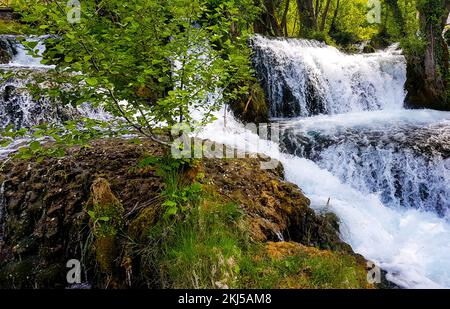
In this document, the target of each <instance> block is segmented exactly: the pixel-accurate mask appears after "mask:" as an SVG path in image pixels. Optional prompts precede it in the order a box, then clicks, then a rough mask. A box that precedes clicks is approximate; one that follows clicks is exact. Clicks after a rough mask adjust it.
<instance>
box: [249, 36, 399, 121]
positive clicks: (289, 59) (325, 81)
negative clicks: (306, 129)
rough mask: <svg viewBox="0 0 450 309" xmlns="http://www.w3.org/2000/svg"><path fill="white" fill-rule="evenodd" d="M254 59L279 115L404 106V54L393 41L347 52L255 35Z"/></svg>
mask: <svg viewBox="0 0 450 309" xmlns="http://www.w3.org/2000/svg"><path fill="white" fill-rule="evenodd" d="M252 46H253V50H254V55H255V56H254V63H255V67H256V70H257V73H258V77H259V78H260V79H261V81H262V83H263V85H264V87H265V90H266V93H267V94H268V98H269V101H270V105H271V109H270V111H271V115H272V116H274V117H292V116H311V115H317V114H340V113H347V112H358V111H365V110H378V109H384V110H386V109H400V108H401V107H402V105H403V99H404V96H405V93H404V90H403V84H404V83H405V80H406V67H405V58H404V57H403V56H402V55H401V52H399V51H398V50H397V49H396V46H393V47H391V48H389V49H387V50H385V51H379V52H377V53H373V54H357V55H347V54H344V53H342V52H340V51H339V50H338V49H336V48H334V47H331V46H327V45H324V44H321V43H318V42H315V41H306V40H295V39H269V38H265V37H262V36H255V37H254V38H253V39H252Z"/></svg>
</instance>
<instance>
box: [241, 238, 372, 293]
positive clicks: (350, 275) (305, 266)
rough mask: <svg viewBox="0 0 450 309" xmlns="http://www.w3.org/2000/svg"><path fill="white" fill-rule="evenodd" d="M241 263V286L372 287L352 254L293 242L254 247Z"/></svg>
mask: <svg viewBox="0 0 450 309" xmlns="http://www.w3.org/2000/svg"><path fill="white" fill-rule="evenodd" d="M254 250H255V252H254V253H253V255H249V256H247V257H246V258H245V259H244V260H243V262H242V266H241V276H240V278H241V280H240V284H241V287H245V288H296V289H298V288H302V289H304V288H306V289H310V288H373V286H371V285H369V284H368V283H367V278H366V270H365V266H364V264H363V263H361V262H359V261H358V260H357V259H356V258H355V257H353V256H351V255H347V254H343V253H336V252H332V251H328V250H319V249H316V248H313V247H306V246H303V245H301V244H298V243H294V242H277V243H274V242H269V243H267V245H265V246H259V247H256V248H255V249H254Z"/></svg>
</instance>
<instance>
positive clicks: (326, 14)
mask: <svg viewBox="0 0 450 309" xmlns="http://www.w3.org/2000/svg"><path fill="white" fill-rule="evenodd" d="M330 4H331V0H327V4H326V5H325V10H324V11H323V14H322V22H321V24H320V31H322V32H323V31H324V30H325V23H326V21H327V16H328V10H329V9H330Z"/></svg>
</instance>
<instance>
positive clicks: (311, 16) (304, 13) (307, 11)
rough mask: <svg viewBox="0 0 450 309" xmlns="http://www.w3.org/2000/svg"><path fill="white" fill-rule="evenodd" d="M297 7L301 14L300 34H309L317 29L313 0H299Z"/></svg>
mask: <svg viewBox="0 0 450 309" xmlns="http://www.w3.org/2000/svg"><path fill="white" fill-rule="evenodd" d="M297 9H298V12H299V15H300V35H302V36H307V35H308V34H309V33H310V32H311V31H315V30H317V19H316V16H315V12H314V3H313V0H297Z"/></svg>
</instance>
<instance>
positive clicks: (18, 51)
mask: <svg viewBox="0 0 450 309" xmlns="http://www.w3.org/2000/svg"><path fill="white" fill-rule="evenodd" d="M19 38H20V37H19V36H13V35H4V36H1V39H4V40H9V42H11V44H12V45H14V52H15V53H14V54H13V55H12V59H11V61H10V62H9V63H8V64H0V68H32V69H51V68H54V66H53V65H45V64H42V63H41V61H42V55H43V54H44V52H45V39H46V38H47V36H39V37H27V38H25V41H27V42H36V43H37V45H36V47H34V50H35V52H36V54H37V57H34V56H32V55H30V52H29V50H28V49H27V48H26V47H25V46H24V45H23V44H21V43H20V42H19V40H18V39H19Z"/></svg>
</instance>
